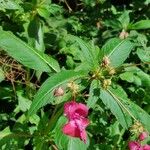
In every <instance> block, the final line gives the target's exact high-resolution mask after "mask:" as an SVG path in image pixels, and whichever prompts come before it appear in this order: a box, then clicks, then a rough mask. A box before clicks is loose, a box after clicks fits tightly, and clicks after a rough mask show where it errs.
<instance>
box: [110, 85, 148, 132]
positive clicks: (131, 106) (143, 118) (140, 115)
mask: <svg viewBox="0 0 150 150" xmlns="http://www.w3.org/2000/svg"><path fill="white" fill-rule="evenodd" d="M110 91H111V93H112V94H113V98H115V99H118V100H119V101H120V102H121V103H122V104H123V105H124V108H126V110H125V111H126V112H128V114H129V115H130V116H131V115H132V116H133V117H134V118H135V119H137V120H138V121H140V122H141V123H142V124H143V125H144V127H145V128H146V129H147V130H148V131H149V132H150V115H149V114H148V113H147V112H145V111H144V110H143V109H142V108H140V107H139V106H138V105H136V104H135V103H133V102H132V101H130V100H129V99H128V98H127V95H126V94H124V93H125V91H124V90H123V89H122V88H121V87H120V86H115V87H114V88H111V89H110ZM133 117H132V118H133Z"/></svg>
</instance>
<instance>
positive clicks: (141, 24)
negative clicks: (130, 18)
mask: <svg viewBox="0 0 150 150" xmlns="http://www.w3.org/2000/svg"><path fill="white" fill-rule="evenodd" d="M149 28H150V20H141V21H138V22H136V23H134V24H131V25H130V26H129V29H132V30H140V29H149Z"/></svg>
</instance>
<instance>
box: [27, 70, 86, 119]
mask: <svg viewBox="0 0 150 150" xmlns="http://www.w3.org/2000/svg"><path fill="white" fill-rule="evenodd" d="M84 76H86V74H85V73H84V72H81V71H80V72H75V71H71V70H70V71H62V72H59V73H57V74H55V75H53V76H52V77H50V78H48V79H47V80H46V81H45V82H44V83H43V85H42V86H41V88H40V89H39V91H38V92H37V94H36V95H35V98H34V100H33V103H32V104H31V107H30V109H29V112H28V115H29V116H30V115H32V114H34V113H35V112H36V111H37V110H38V109H39V108H40V107H42V106H44V105H45V104H47V103H48V102H50V101H51V100H52V99H50V97H51V92H52V91H53V90H54V89H55V88H57V87H58V86H60V85H61V84H63V83H66V82H68V81H70V80H74V79H77V78H81V77H84Z"/></svg>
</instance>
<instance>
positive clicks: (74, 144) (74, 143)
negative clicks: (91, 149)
mask: <svg viewBox="0 0 150 150" xmlns="http://www.w3.org/2000/svg"><path fill="white" fill-rule="evenodd" d="M77 149H82V150H87V145H86V144H84V143H83V142H82V141H81V140H80V139H77V138H72V137H70V138H69V143H68V148H67V150H77Z"/></svg>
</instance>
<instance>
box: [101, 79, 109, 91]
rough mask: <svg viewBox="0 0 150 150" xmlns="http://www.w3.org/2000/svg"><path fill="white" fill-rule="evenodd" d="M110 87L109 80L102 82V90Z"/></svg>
mask: <svg viewBox="0 0 150 150" xmlns="http://www.w3.org/2000/svg"><path fill="white" fill-rule="evenodd" d="M110 85H111V79H105V80H104V81H103V88H104V89H107V88H108V86H110Z"/></svg>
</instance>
